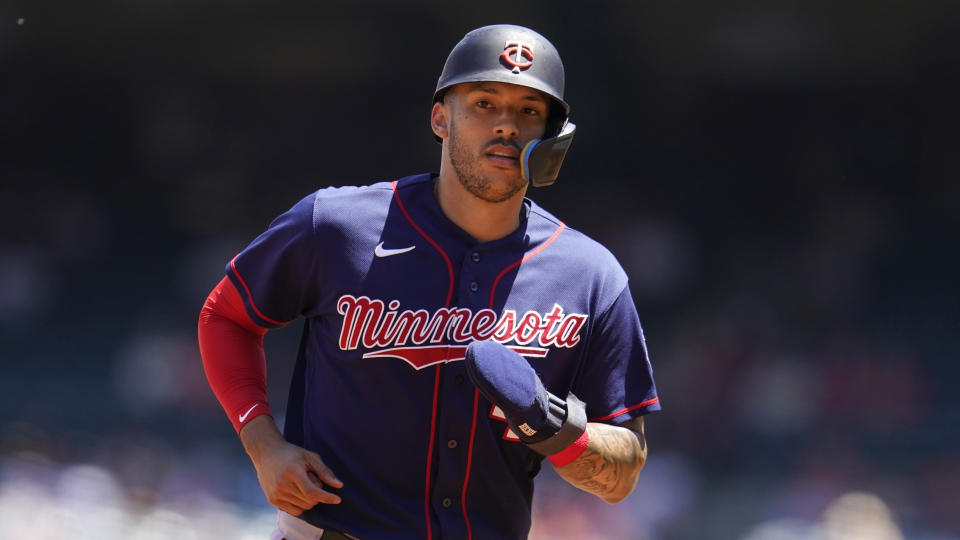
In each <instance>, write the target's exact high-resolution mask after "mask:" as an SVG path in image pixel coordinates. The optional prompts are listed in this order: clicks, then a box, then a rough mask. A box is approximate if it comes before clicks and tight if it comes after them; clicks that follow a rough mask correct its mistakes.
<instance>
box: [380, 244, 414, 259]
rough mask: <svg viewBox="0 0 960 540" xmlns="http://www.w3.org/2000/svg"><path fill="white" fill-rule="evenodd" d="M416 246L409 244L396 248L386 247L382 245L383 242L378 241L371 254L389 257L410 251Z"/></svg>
mask: <svg viewBox="0 0 960 540" xmlns="http://www.w3.org/2000/svg"><path fill="white" fill-rule="evenodd" d="M416 247H417V246H410V247H405V248H398V249H387V248H385V247H383V242H380V243H379V244H377V247H376V249H374V250H373V254H374V255H376V256H377V257H390V256H393V255H399V254H401V253H406V252H408V251H412V250H413V249H414V248H416Z"/></svg>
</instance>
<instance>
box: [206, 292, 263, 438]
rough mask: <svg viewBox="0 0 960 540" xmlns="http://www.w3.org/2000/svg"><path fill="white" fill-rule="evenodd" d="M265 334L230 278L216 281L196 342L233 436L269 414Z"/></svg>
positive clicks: (208, 299)
mask: <svg viewBox="0 0 960 540" xmlns="http://www.w3.org/2000/svg"><path fill="white" fill-rule="evenodd" d="M266 332H267V329H266V328H263V327H261V326H258V325H257V324H256V323H254V322H253V320H252V319H251V318H250V316H249V315H248V314H247V312H246V310H245V309H244V306H243V300H242V299H241V297H240V293H239V292H238V291H237V289H236V287H234V285H233V283H231V282H230V279H229V278H226V277H224V278H223V280H222V281H220V283H219V284H218V285H217V286H216V287H215V288H214V289H213V291H212V292H211V293H210V296H208V297H207V300H206V302H204V304H203V309H201V310H200V320H199V321H198V323H197V336H198V339H199V341H200V356H201V357H202V358H203V370H204V372H205V373H206V375H207V381H208V382H209V383H210V388H211V389H212V390H213V393H214V394H215V395H216V396H217V400H218V401H219V402H220V405H221V406H222V407H223V410H224V411H225V412H226V413H227V417H228V418H230V422H231V423H232V424H233V428H234V429H235V430H236V431H237V433H239V432H240V429H242V428H243V426H244V425H246V423H247V422H249V421H250V420H252V419H253V418H255V417H257V416H260V415H261V414H270V407H269V405H268V404H267V362H266V356H265V355H264V352H263V335H264V334H265V333H266Z"/></svg>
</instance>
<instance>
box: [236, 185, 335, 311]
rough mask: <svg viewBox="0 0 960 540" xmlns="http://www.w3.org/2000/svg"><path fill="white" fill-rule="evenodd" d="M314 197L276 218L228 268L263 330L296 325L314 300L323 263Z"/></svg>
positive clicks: (247, 309)
mask: <svg viewBox="0 0 960 540" xmlns="http://www.w3.org/2000/svg"><path fill="white" fill-rule="evenodd" d="M315 195H316V194H313V195H310V196H308V197H306V198H304V199H303V200H301V201H300V202H298V203H297V204H295V205H294V206H293V207H292V208H291V209H290V210H288V211H287V212H285V213H283V214H281V215H280V216H279V217H277V218H276V219H275V220H274V221H273V223H271V224H270V227H269V228H268V229H267V230H266V231H265V232H263V234H261V235H260V236H258V237H257V238H256V239H255V240H254V241H253V242H251V243H250V245H249V246H247V247H246V249H244V250H243V251H241V252H240V253H239V254H238V255H237V256H236V257H234V258H233V259H232V260H231V261H230V262H229V263H227V267H226V272H227V276H228V277H229V278H230V281H231V282H232V283H233V285H234V286H235V287H236V288H237V291H238V292H239V293H240V297H241V298H242V300H243V305H244V308H245V309H246V311H247V314H248V315H250V318H251V319H252V320H253V321H254V322H255V323H257V324H258V325H259V326H262V327H264V328H275V327H278V326H282V325H284V324H286V323H288V322H290V321H292V320H294V319H296V318H297V317H298V316H299V315H300V314H301V313H302V312H303V311H304V309H305V308H306V307H307V305H308V304H309V302H310V301H311V298H313V297H314V288H315V283H316V276H317V273H318V268H317V267H318V263H317V261H318V259H319V257H318V254H317V251H318V250H319V246H318V241H317V235H316V232H315V228H314V201H315V198H316V197H315Z"/></svg>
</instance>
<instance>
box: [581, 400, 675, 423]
mask: <svg viewBox="0 0 960 540" xmlns="http://www.w3.org/2000/svg"><path fill="white" fill-rule="evenodd" d="M658 401H660V398H658V397H655V398H653V399H648V400H646V401H644V402H642V403H637V404H636V405H633V406H631V407H627V408H626V409H620V410H619V411H614V412H612V413H610V414H608V415H606V416H601V417H600V418H591V419H590V420H589V421H590V422H602V421H604V420H609V419H611V418H615V417H617V416H620V415H621V414H623V413H627V412H630V411H632V410H634V409H639V408H640V407H646V406H647V405H653V404H654V403H656V402H658Z"/></svg>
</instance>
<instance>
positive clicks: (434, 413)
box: [390, 180, 470, 540]
mask: <svg viewBox="0 0 960 540" xmlns="http://www.w3.org/2000/svg"><path fill="white" fill-rule="evenodd" d="M390 186H391V187H392V188H393V198H394V199H396V201H397V206H398V207H400V211H401V212H403V217H405V218H407V221H408V222H410V225H411V226H412V227H413V228H414V229H415V230H416V231H417V232H418V233H420V236H422V237H424V239H426V241H427V242H430V245H431V246H433V248H434V249H436V250H437V251H439V252H440V255H441V256H443V262H445V263H447V276H449V281H450V286H449V287H448V288H447V300H446V301H445V302H444V305H443V307H447V308H448V307H450V300H451V299H452V298H453V264H451V263H450V257H448V256H447V253H446V252H445V251H443V248H442V247H440V244H438V243H436V242H435V241H434V240H433V238H430V237H429V236H427V233H425V232H423V229H421V228H420V227H419V226H417V223H416V222H415V221H413V218H411V217H410V214H408V213H407V209H406V207H404V206H403V200H402V199H401V198H400V192H399V191H397V181H396V180H394V181H393V182H392V183H391V184H390ZM442 366H443V364H440V365H438V366H437V372H436V373H437V375H436V377H435V378H434V381H433V410H432V411H431V413H430V444H429V445H428V446H427V481H426V488H425V489H424V496H423V499H424V510H425V511H426V516H427V540H430V539H431V538H433V534H432V531H431V523H432V520H431V519H430V466H431V464H432V462H433V439H434V438H435V435H436V427H437V398H438V396H439V394H440V368H441V367H442ZM468 468H469V463H468ZM469 528H470V524H469V523H468V524H467V529H468V530H469Z"/></svg>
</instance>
